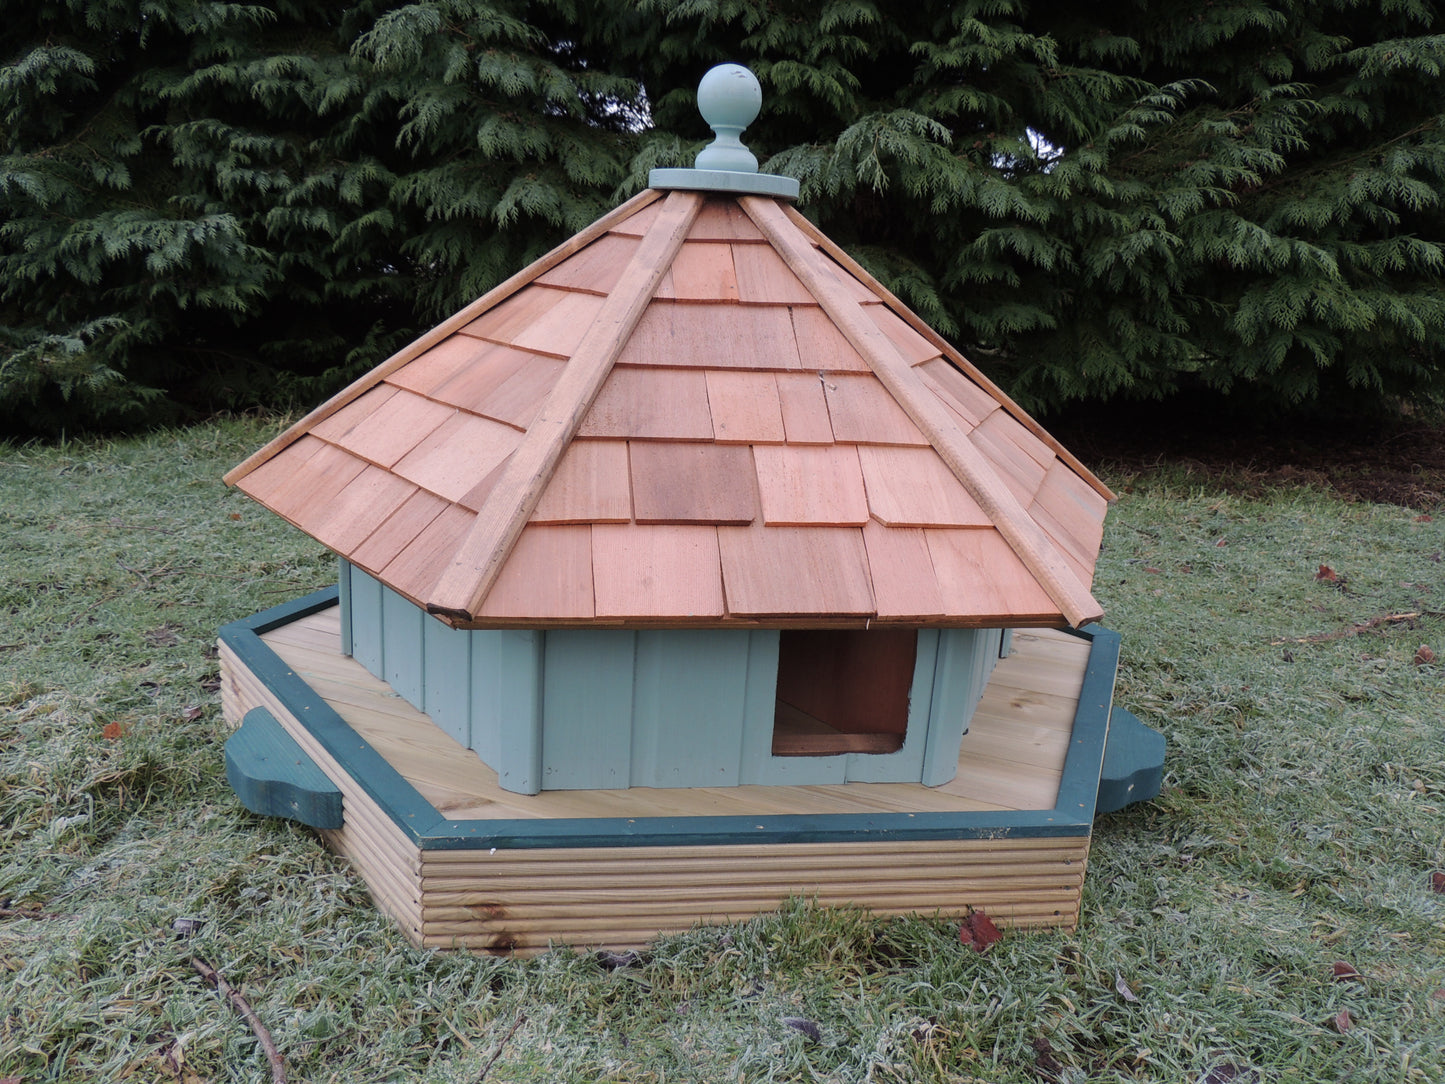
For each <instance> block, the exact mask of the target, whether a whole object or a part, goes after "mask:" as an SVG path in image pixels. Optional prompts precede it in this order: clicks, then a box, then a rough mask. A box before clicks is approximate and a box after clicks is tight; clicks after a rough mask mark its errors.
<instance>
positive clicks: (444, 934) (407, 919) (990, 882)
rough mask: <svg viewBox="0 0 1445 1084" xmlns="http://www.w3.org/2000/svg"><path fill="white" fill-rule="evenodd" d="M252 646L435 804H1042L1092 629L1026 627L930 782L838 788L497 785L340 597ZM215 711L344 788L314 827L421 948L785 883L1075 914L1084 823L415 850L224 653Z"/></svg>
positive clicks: (770, 894)
mask: <svg viewBox="0 0 1445 1084" xmlns="http://www.w3.org/2000/svg"><path fill="white" fill-rule="evenodd" d="M264 640H265V641H266V643H267V644H268V646H270V647H271V649H272V650H274V651H276V652H277V654H278V655H280V656H281V658H282V659H283V661H284V662H285V663H286V664H287V665H288V666H289V667H291V668H292V669H293V670H295V672H296V673H297V674H298V675H300V676H301V677H302V678H304V679H305V680H306V681H307V683H308V684H309V685H310V686H311V687H312V689H313V690H314V691H316V692H317V693H318V694H319V695H321V696H322V697H324V698H325V699H326V700H327V702H328V703H329V704H330V706H331V707H332V709H333V710H335V711H336V712H337V713H338V714H339V715H341V716H342V718H343V719H345V720H346V721H347V722H348V723H349V724H350V725H351V726H352V728H353V729H355V730H356V731H357V732H358V734H359V735H360V736H361V737H362V738H363V739H364V740H365V741H367V742H368V743H370V744H371V745H372V747H373V748H374V749H376V750H377V751H378V752H379V753H381V754H382V755H383V756H384V757H385V758H386V759H387V761H388V762H389V763H390V764H391V765H392V767H394V768H395V769H396V770H397V771H398V772H399V773H400V774H401V775H402V776H403V777H405V778H406V779H407V780H408V781H409V782H410V783H411V784H412V785H413V786H414V787H415V788H416V789H417V790H418V792H420V793H421V794H422V795H423V796H424V797H425V798H426V799H427V800H428V801H430V802H431V803H432V804H433V805H434V806H435V807H436V808H437V809H438V810H439V811H441V812H443V813H444V815H446V816H447V817H448V818H455V819H458V820H485V819H493V818H495V819H503V820H515V819H532V818H543V817H561V818H607V817H646V816H669V817H680V816H720V815H748V816H764V815H776V814H797V813H806V814H831V813H845V814H846V813H897V812H915V813H926V812H938V811H949V810H952V811H957V810H997V809H1047V808H1051V807H1052V805H1053V803H1054V802H1055V800H1056V797H1057V792H1058V786H1059V778H1060V775H1061V773H1062V769H1063V762H1064V756H1065V755H1066V753H1067V751H1068V748H1069V742H1070V734H1071V727H1072V721H1073V716H1074V712H1075V710H1076V706H1077V698H1078V694H1079V687H1080V683H1081V682H1082V680H1083V674H1084V668H1085V665H1086V663H1087V659H1088V653H1089V648H1088V645H1087V643H1085V642H1084V641H1081V640H1079V639H1077V638H1075V637H1071V636H1068V635H1066V634H1062V633H1057V632H1052V631H1049V630H1043V631H1037V632H1024V631H1018V632H1016V633H1015V635H1014V638H1013V651H1012V653H1011V655H1010V656H1009V657H1008V658H1007V659H1004V660H1001V661H1000V663H999V665H998V666H997V668H996V669H995V672H994V677H993V679H992V680H991V681H990V683H989V685H988V687H987V688H986V690H985V693H984V696H983V699H982V701H981V702H980V704H979V708H978V711H977V713H976V714H975V716H974V720H973V723H972V726H971V728H970V731H969V733H968V734H967V735H966V736H965V738H964V741H963V749H962V752H961V755H960V765H959V774H958V776H957V777H956V778H955V779H954V780H952V781H951V782H949V783H947V784H945V785H944V786H942V787H936V788H930V787H924V786H921V785H916V784H866V783H864V784H850V785H846V786H811V787H783V786H776V787H760V786H751V787H725V788H693V789H685V790H682V789H679V790H661V789H644V788H633V789H631V790H625V791H559V792H544V793H542V794H540V795H533V796H524V795H517V794H512V793H510V792H507V791H503V790H502V789H501V788H500V787H499V786H498V785H497V782H496V774H495V773H494V772H492V771H491V769H489V768H487V767H486V766H485V765H483V764H482V763H481V761H480V760H478V759H477V758H476V756H475V754H473V753H471V752H470V751H468V750H465V749H463V748H462V747H461V746H460V745H458V744H457V743H456V742H455V741H453V740H452V739H451V738H450V737H448V736H447V735H446V734H445V733H443V732H442V731H441V730H440V728H438V727H436V726H435V725H433V724H432V723H431V722H430V720H429V719H428V718H427V717H426V716H425V715H422V714H421V713H420V712H417V711H416V710H415V709H413V708H412V707H411V706H410V705H408V704H407V703H406V702H405V701H404V700H402V699H401V698H400V697H399V696H397V694H396V693H395V692H393V691H392V690H391V688H390V687H389V686H388V685H386V684H385V683H384V682H382V681H379V680H378V679H376V678H374V677H372V676H371V675H370V674H368V673H367V672H366V671H365V669H364V668H362V667H361V666H360V665H359V664H358V663H356V662H354V661H353V660H352V659H350V658H348V657H346V656H343V655H341V654H340V632H339V622H338V619H337V610H336V608H334V607H332V608H328V609H325V610H321V611H319V612H317V613H315V614H312V615H311V616H309V617H306V618H302V619H299V620H297V621H294V622H292V623H290V624H288V625H285V626H283V627H281V628H278V629H276V630H274V631H272V632H269V633H267V634H265V636H264ZM221 669H222V689H221V697H222V705H223V709H224V711H225V715H226V718H227V719H228V720H230V721H231V722H232V723H233V724H234V723H238V722H239V721H240V719H241V717H242V716H243V715H244V714H245V712H246V711H248V710H250V709H251V708H253V707H265V708H267V709H268V710H269V711H270V712H271V713H272V714H273V715H274V716H275V717H276V719H277V720H278V721H279V722H280V723H281V724H282V725H283V726H284V727H285V728H286V729H287V731H288V732H289V733H291V734H292V736H293V737H295V738H296V740H297V741H298V742H299V743H300V744H301V746H302V748H303V749H304V750H305V751H306V752H307V754H308V755H310V756H311V757H312V758H313V759H314V760H315V761H316V763H317V764H318V765H320V766H321V768H322V770H323V771H325V772H326V774H327V775H328V776H329V777H330V778H331V779H332V780H333V781H334V782H335V783H336V784H337V785H338V787H340V789H341V790H342V793H343V801H344V808H345V817H346V826H345V827H344V828H342V829H339V830H336V831H325V832H322V833H321V834H322V837H323V838H324V839H325V841H326V843H327V845H328V846H330V847H331V848H332V849H333V850H335V851H337V852H338V853H339V854H341V855H343V856H345V857H346V858H347V859H348V860H349V861H351V862H352V863H353V865H354V866H355V867H356V869H357V871H358V872H359V873H360V874H361V876H362V878H363V879H364V880H365V882H366V884H367V886H368V888H369V889H370V891H371V894H372V896H373V898H374V899H375V900H376V903H377V905H378V906H379V907H380V908H381V909H382V910H383V911H384V912H386V913H387V914H388V915H390V916H391V917H392V918H394V919H395V920H396V921H397V922H398V923H399V925H400V927H401V928H402V929H403V930H404V931H405V932H406V934H407V936H408V937H409V938H410V939H411V940H412V941H413V942H414V943H416V944H418V945H423V946H430V947H445V948H465V949H471V950H480V951H489V952H510V953H516V954H523V955H525V954H531V953H536V952H540V951H544V950H545V949H546V948H547V946H548V945H549V944H550V943H552V942H554V941H562V942H569V943H572V944H578V945H598V946H606V947H609V948H613V949H621V948H629V947H638V946H641V945H644V944H646V943H647V942H648V941H650V940H652V939H654V938H655V937H657V936H658V935H659V934H660V933H666V932H669V931H680V930H686V929H688V928H690V927H692V926H694V925H697V924H699V923H703V924H712V923H725V922H733V921H738V920H742V919H746V918H749V917H751V916H753V915H756V914H759V913H762V912H766V911H770V910H772V909H774V908H775V907H777V906H778V905H779V903H781V902H782V901H784V900H786V899H788V898H790V897H802V898H808V899H812V900H816V901H817V902H818V903H819V904H823V905H836V906H859V907H864V908H867V909H868V910H870V911H872V912H875V913H877V914H880V915H894V914H904V913H923V914H932V913H940V914H953V915H956V914H959V913H962V912H963V911H965V910H967V909H968V908H980V907H981V908H983V909H985V910H986V911H987V912H988V914H989V915H990V917H992V918H994V919H996V920H997V921H999V923H1000V924H1002V925H1013V926H1060V927H1065V928H1072V927H1073V926H1074V925H1075V923H1076V922H1077V920H1078V910H1079V896H1080V891H1081V886H1082V883H1083V877H1084V871H1085V866H1086V864H1087V857H1088V848H1089V837H1088V836H1087V835H1082V836H1065V837H1056V838H1051V837H1023V838H999V839H959V840H941V841H928V842H896V841H895V842H881V843H875V842H843V843H797V844H791V843H781V844H769V845H765V846H759V845H747V844H733V845H697V846H664V847H603V848H565V847H561V848H545V849H524V850H496V851H493V850H492V849H491V848H490V847H487V848H477V849H471V850H426V851H423V850H421V849H420V848H419V847H418V845H417V844H416V843H414V842H413V841H412V840H410V839H408V838H407V837H406V836H405V834H404V833H402V832H401V831H400V829H398V828H397V827H396V826H395V824H394V823H393V822H392V820H391V819H390V817H389V816H388V814H387V813H386V811H385V810H384V809H382V808H381V807H380V806H379V805H378V804H377V803H376V802H375V801H374V800H373V799H372V798H371V797H370V796H369V795H368V794H367V793H366V792H365V790H364V789H363V788H362V787H361V786H360V785H359V783H358V782H357V781H356V780H354V779H352V778H351V777H350V776H349V775H348V774H347V772H346V771H344V770H343V769H342V767H341V766H340V764H339V763H337V762H336V760H335V759H334V758H332V757H331V756H330V755H329V754H328V753H327V752H326V750H325V749H324V748H323V747H322V745H321V743H320V742H319V741H318V740H317V739H316V738H315V737H313V736H312V735H311V734H310V732H309V731H308V730H307V728H306V727H305V726H303V725H301V723H300V722H298V720H297V719H296V718H295V716H294V715H293V714H292V713H291V712H290V711H288V710H287V709H286V707H285V706H284V705H283V703H282V702H281V700H280V698H279V697H278V696H276V695H275V694H274V693H272V692H271V691H270V690H269V689H268V688H267V687H266V686H265V684H264V683H263V681H262V680H261V679H260V678H258V677H257V676H256V675H254V674H253V673H252V672H251V671H250V670H249V669H248V668H247V667H246V666H245V665H244V664H243V663H242V662H241V661H240V660H239V659H238V658H237V656H236V655H235V653H234V652H233V651H231V650H230V649H229V648H228V647H226V646H224V645H223V646H222V648H221Z"/></svg>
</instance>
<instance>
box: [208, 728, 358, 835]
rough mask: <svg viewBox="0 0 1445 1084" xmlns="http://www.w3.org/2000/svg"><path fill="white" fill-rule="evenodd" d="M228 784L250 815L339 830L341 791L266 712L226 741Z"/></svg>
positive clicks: (340, 822) (341, 821)
mask: <svg viewBox="0 0 1445 1084" xmlns="http://www.w3.org/2000/svg"><path fill="white" fill-rule="evenodd" d="M226 781H227V782H229V783H230V784H231V789H232V790H233V791H235V792H236V797H238V798H240V799H241V804H242V805H243V806H245V807H246V808H247V809H249V810H250V811H251V812H252V813H259V814H261V815H262V816H263V817H285V818H287V819H289V820H293V821H300V822H301V823H302V824H306V825H310V826H311V827H312V828H340V827H341V825H342V823H343V818H342V811H341V791H340V790H338V789H337V787H336V784H334V783H332V782H331V780H330V778H328V777H327V775H326V773H325V772H323V771H322V770H321V769H320V768H319V767H317V765H316V762H315V761H314V760H312V759H311V758H310V757H309V756H307V755H306V751H305V750H304V749H302V748H301V746H299V745H297V744H296V739H295V738H293V737H292V736H291V735H290V734H288V733H287V732H286V730H285V728H284V727H282V725H281V724H280V723H278V722H277V721H276V717H275V716H273V715H272V714H271V713H270V712H269V711H267V710H266V709H265V708H252V709H251V710H250V711H248V712H247V713H246V715H245V717H244V718H243V719H242V720H241V726H240V728H239V729H238V730H237V731H236V732H235V733H234V734H232V735H231V736H230V737H229V738H227V739H226Z"/></svg>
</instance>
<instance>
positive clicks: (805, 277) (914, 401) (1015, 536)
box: [738, 196, 1103, 626]
mask: <svg viewBox="0 0 1445 1084" xmlns="http://www.w3.org/2000/svg"><path fill="white" fill-rule="evenodd" d="M738 202H739V203H740V204H741V205H742V208H743V210H744V211H746V212H747V214H748V217H749V218H751V219H752V220H753V221H754V222H755V223H756V224H757V226H758V228H759V229H760V230H762V232H763V234H764V236H766V237H767V238H768V240H769V241H770V242H772V244H773V246H774V247H775V248H776V249H777V250H778V252H779V253H780V254H781V255H782V257H783V259H784V260H785V261H786V262H787V264H788V266H789V267H790V268H792V270H793V273H794V274H796V275H797V276H798V278H800V279H801V280H802V281H803V283H804V284H805V285H806V286H807V287H808V289H809V290H811V291H812V293H813V296H814V297H816V298H817V299H818V302H819V303H820V304H821V305H822V307H823V310H824V311H825V312H827V314H828V315H829V317H831V318H832V320H833V322H834V323H835V324H837V326H838V328H839V330H840V331H842V332H843V334H844V336H845V337H846V338H847V339H848V341H849V342H850V343H852V344H853V347H854V348H855V349H856V350H857V351H858V352H859V353H860V354H862V355H863V358H864V359H865V360H866V361H867V362H868V365H869V367H870V368H871V369H872V370H873V372H874V375H876V376H877V377H878V379H879V380H881V381H882V382H883V385H884V386H885V387H886V388H887V389H888V391H889V392H890V393H891V394H892V395H893V397H894V399H895V400H896V401H897V402H898V405H899V406H901V407H903V409H904V410H905V411H906V412H907V413H908V416H909V417H910V418H912V419H913V422H914V424H915V425H917V426H918V428H919V429H920V430H922V432H923V433H924V435H925V436H926V437H927V438H928V439H929V441H930V442H931V443H932V445H933V447H934V450H935V451H937V452H938V454H939V455H940V456H941V457H942V458H943V461H944V462H945V463H947V464H948V467H949V469H950V470H952V471H953V473H954V474H955V475H956V476H957V478H958V480H959V481H960V482H962V483H963V484H964V486H965V487H966V488H967V489H968V491H969V494H970V495H971V496H972V497H973V499H974V500H975V501H977V502H978V504H979V506H980V507H981V508H982V509H983V510H984V512H985V513H987V515H988V516H989V518H990V519H991V520H992V521H993V523H994V525H995V526H996V527H997V528H998V530H999V533H1000V534H1002V535H1003V537H1004V538H1005V539H1006V540H1007V542H1008V544H1009V547H1010V548H1011V549H1012V550H1013V551H1014V552H1015V553H1016V554H1017V555H1018V557H1019V559H1020V560H1021V561H1022V562H1023V563H1024V566H1025V567H1026V568H1027V569H1028V570H1029V572H1031V573H1032V574H1033V575H1034V577H1035V578H1036V579H1037V580H1038V582H1039V586H1041V587H1042V588H1043V589H1044V591H1046V592H1047V593H1048V596H1049V598H1050V599H1052V600H1053V602H1054V603H1055V604H1056V605H1057V606H1058V607H1059V612H1060V613H1061V614H1062V615H1063V616H1064V618H1065V619H1066V620H1067V621H1068V622H1069V623H1070V624H1071V625H1074V626H1079V625H1083V624H1087V623H1088V622H1090V621H1097V620H1098V619H1099V618H1100V617H1102V616H1103V609H1102V608H1101V607H1100V606H1099V604H1098V603H1097V602H1096V601H1095V600H1094V598H1093V596H1092V595H1090V594H1089V591H1088V588H1087V587H1086V586H1085V585H1084V584H1082V583H1080V582H1079V578H1078V576H1077V575H1075V573H1074V572H1073V570H1072V569H1071V568H1069V566H1068V564H1067V562H1066V561H1065V560H1064V559H1063V557H1062V556H1061V555H1060V554H1058V553H1057V552H1056V550H1055V547H1054V544H1053V542H1052V541H1050V540H1049V538H1048V536H1047V535H1045V534H1044V532H1043V531H1042V530H1041V529H1040V528H1039V526H1038V525H1037V524H1036V523H1035V522H1034V521H1033V519H1032V518H1030V516H1029V515H1028V513H1027V512H1026V511H1025V510H1024V508H1023V506H1022V505H1021V504H1019V502H1018V499H1017V498H1016V497H1015V496H1014V495H1013V493H1012V492H1010V491H1009V489H1008V487H1007V486H1006V485H1004V483H1003V481H1002V480H1001V479H1000V478H999V477H998V475H997V473H995V472H994V470H993V469H992V468H991V467H990V466H989V464H988V463H987V462H986V461H985V460H984V459H983V457H982V455H980V453H979V452H978V451H977V450H976V449H975V448H974V447H973V445H972V443H971V442H970V441H969V440H968V438H967V436H966V435H965V434H964V432H963V430H962V429H961V428H960V427H959V425H958V423H957V421H955V420H954V418H953V416H952V415H951V414H950V413H949V411H948V408H947V407H945V406H944V405H943V403H942V402H941V401H940V400H939V399H938V398H937V397H936V396H934V395H933V393H932V392H931V391H929V390H928V388H927V387H926V386H925V385H924V384H923V381H922V378H921V377H920V376H919V375H918V374H917V373H915V372H914V371H913V369H912V368H911V367H910V366H909V365H908V363H907V362H906V361H905V360H904V359H903V357H902V356H901V355H900V354H899V353H898V350H897V349H896V348H895V347H894V345H893V343H892V341H891V340H889V338H888V337H887V335H885V334H884V333H883V332H882V331H881V330H879V328H878V325H877V324H875V323H874V322H873V321H872V320H871V319H869V317H868V316H867V314H866V313H864V312H863V309H862V307H861V306H860V305H859V304H858V303H857V302H856V301H855V300H853V298H852V297H851V296H850V295H849V294H848V292H847V290H846V288H845V287H844V286H843V284H842V283H841V282H840V281H839V280H838V279H837V278H836V277H835V276H834V275H833V274H831V273H830V272H828V271H826V270H825V269H824V268H822V267H821V266H819V261H821V260H822V259H823V258H824V257H823V256H822V255H821V254H819V253H818V252H816V251H815V249H814V248H813V245H812V242H811V241H810V240H809V239H808V238H807V237H806V236H805V235H804V234H803V233H802V232H801V231H800V230H799V228H798V227H797V225H796V224H795V223H793V222H792V221H791V220H790V219H789V217H788V215H787V214H786V212H784V210H783V209H782V208H781V207H780V206H779V205H778V203H777V201H776V200H772V199H766V198H763V197H760V196H742V197H740V198H739V200H738Z"/></svg>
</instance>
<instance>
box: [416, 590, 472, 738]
mask: <svg viewBox="0 0 1445 1084" xmlns="http://www.w3.org/2000/svg"><path fill="white" fill-rule="evenodd" d="M422 629H423V632H422V695H423V699H424V701H425V705H426V706H425V707H424V708H423V710H424V711H425V712H426V713H427V714H428V715H430V716H431V719H432V722H434V723H436V724H437V726H439V727H441V728H442V729H443V730H444V731H446V732H447V733H448V734H450V735H451V736H452V737H453V738H455V739H456V740H457V741H459V742H460V743H461V744H462V745H465V746H466V747H467V748H468V749H471V748H473V746H472V658H471V643H470V641H469V640H468V639H467V634H466V633H465V632H458V631H457V630H456V629H454V628H451V627H450V626H448V625H445V624H443V623H442V622H440V621H438V620H437V619H436V618H434V617H427V616H425V615H424V616H423V617H422Z"/></svg>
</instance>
